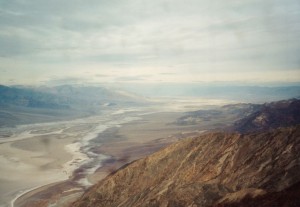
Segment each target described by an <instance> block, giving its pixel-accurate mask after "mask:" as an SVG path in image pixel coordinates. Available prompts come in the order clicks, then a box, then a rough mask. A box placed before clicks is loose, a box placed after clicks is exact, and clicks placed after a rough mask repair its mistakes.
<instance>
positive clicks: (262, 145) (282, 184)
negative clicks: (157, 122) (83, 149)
mask: <svg viewBox="0 0 300 207" xmlns="http://www.w3.org/2000/svg"><path fill="white" fill-rule="evenodd" d="M299 172H300V126H297V127H289V128H279V129H276V130H272V131H268V132H264V133H252V134H247V135H241V134H236V133H235V134H229V133H211V134H206V135H203V136H200V137H197V138H190V139H186V140H182V141H180V142H178V143H175V144H173V145H171V146H169V147H167V148H165V149H164V150H161V151H159V152H157V153H155V154H153V155H151V156H149V157H147V158H144V159H141V160H138V161H135V162H133V163H131V164H129V165H128V166H125V167H123V169H120V170H119V171H117V172H116V173H114V174H112V175H110V176H108V177H107V178H106V179H104V180H103V181H101V182H100V183H99V184H97V185H96V186H94V187H92V188H91V189H90V190H89V191H88V192H87V193H85V194H84V195H83V197H81V198H80V199H79V200H78V201H77V202H76V203H75V204H73V205H72V206H77V207H79V206H80V207H102V206H103V207H110V206H128V207H129V206H130V207H134V206H149V207H150V206H151V207H155V206H160V207H163V206H166V207H167V206H170V207H171V206H172V207H176V206H178V207H181V206H182V207H185V206H211V205H213V204H215V203H217V201H219V200H222V198H232V197H233V195H234V196H235V197H234V198H236V196H237V195H243V196H245V195H247V194H249V195H250V196H254V195H257V194H259V195H261V194H264V193H265V192H275V191H280V190H283V189H285V188H287V187H289V186H291V185H293V184H295V183H297V182H299V181H300V174H299ZM235 192H236V193H235ZM247 192H249V193H247ZM234 193H235V194H234ZM226 196H227V197H226ZM239 199H240V198H239ZM223 200H224V199H223Z"/></svg>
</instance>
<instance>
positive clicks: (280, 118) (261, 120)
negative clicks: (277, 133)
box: [233, 99, 300, 133]
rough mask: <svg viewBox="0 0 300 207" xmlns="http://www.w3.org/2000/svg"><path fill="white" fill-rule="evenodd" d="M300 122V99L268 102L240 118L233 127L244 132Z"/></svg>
mask: <svg viewBox="0 0 300 207" xmlns="http://www.w3.org/2000/svg"><path fill="white" fill-rule="evenodd" d="M297 124H300V100H298V99H291V100H284V101H278V102H272V103H267V104H264V105H261V106H260V107H256V111H254V112H253V113H251V114H250V115H247V116H246V117H244V118H242V119H240V120H239V121H237V122H236V123H235V124H234V127H233V129H234V130H235V131H239V132H242V133H245V132H252V131H263V130H267V129H275V128H277V127H286V126H292V125H297Z"/></svg>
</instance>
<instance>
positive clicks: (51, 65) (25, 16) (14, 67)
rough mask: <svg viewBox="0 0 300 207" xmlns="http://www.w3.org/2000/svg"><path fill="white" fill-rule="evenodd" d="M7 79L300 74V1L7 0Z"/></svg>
mask: <svg viewBox="0 0 300 207" xmlns="http://www.w3.org/2000/svg"><path fill="white" fill-rule="evenodd" d="M0 28H1V29H0V83H1V84H47V83H48V84H50V83H51V84H61V83H100V84H103V83H121V82H122V83H158V82H166V83H171V82H172V83H177V82H180V83H185V82H187V83H197V82H216V81H225V82H226V81H228V82H239V83H254V84H256V83H262V82H300V1H299V0H263V1H262V0H0Z"/></svg>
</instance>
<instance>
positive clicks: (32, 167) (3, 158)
mask: <svg viewBox="0 0 300 207" xmlns="http://www.w3.org/2000/svg"><path fill="white" fill-rule="evenodd" d="M77 138H78V137H76V136H74V135H73V134H56V133H54V134H47V135H35V134H32V137H27V138H26V139H21V140H17V141H12V142H5V143H1V144H0V172H1V173H0V180H1V182H0V183H1V184H0V201H1V203H0V205H1V206H8V205H10V204H9V202H10V200H11V199H12V198H14V197H15V196H16V195H17V194H20V193H22V192H23V191H25V190H27V189H29V188H35V187H38V186H41V185H45V184H48V183H53V182H57V181H61V180H65V179H67V178H68V177H69V175H68V173H69V174H70V171H71V169H69V168H70V166H67V165H65V163H67V162H68V161H70V160H72V154H71V153H70V152H68V151H67V150H66V149H65V148H66V146H68V145H70V144H72V143H73V142H74V141H75V140H76V139H77Z"/></svg>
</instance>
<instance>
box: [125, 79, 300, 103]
mask: <svg viewBox="0 0 300 207" xmlns="http://www.w3.org/2000/svg"><path fill="white" fill-rule="evenodd" d="M124 88H125V89H126V90H128V91H132V92H135V93H137V94H141V95H146V96H150V97H153V96H167V97H200V98H205V99H225V100H234V101H236V102H249V103H264V102H271V101H279V100H284V99H291V98H300V86H299V83H298V84H297V85H295V86H243V85H226V84H221V83H219V84H218V83H215V84H204V83H202V84H201V83H190V84H178V83H176V84H175V83H174V84H172V83H161V84H149V85H147V84H139V85H138V87H137V86H136V85H133V86H131V87H130V86H126V85H124Z"/></svg>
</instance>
